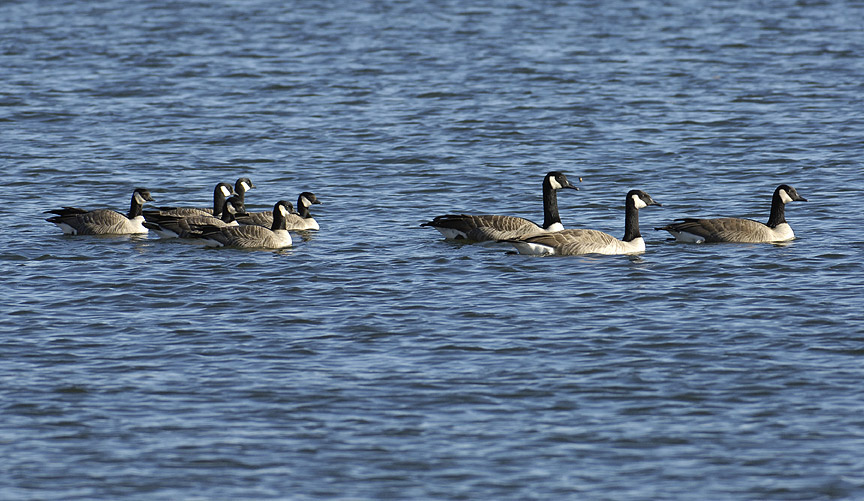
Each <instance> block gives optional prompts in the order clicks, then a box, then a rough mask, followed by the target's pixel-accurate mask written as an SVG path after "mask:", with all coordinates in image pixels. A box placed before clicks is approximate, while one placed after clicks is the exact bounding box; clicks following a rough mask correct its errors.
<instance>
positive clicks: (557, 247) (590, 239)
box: [505, 190, 660, 256]
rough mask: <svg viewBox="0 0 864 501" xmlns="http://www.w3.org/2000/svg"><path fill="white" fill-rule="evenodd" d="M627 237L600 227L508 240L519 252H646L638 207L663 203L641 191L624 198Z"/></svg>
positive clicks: (552, 253)
mask: <svg viewBox="0 0 864 501" xmlns="http://www.w3.org/2000/svg"><path fill="white" fill-rule="evenodd" d="M625 204H626V208H625V219H624V238H623V239H621V240H619V239H617V238H615V237H613V236H612V235H610V234H608V233H604V232H602V231H597V230H586V229H570V230H562V231H558V232H554V233H543V234H539V235H534V236H529V237H521V238H517V239H510V240H505V241H506V242H508V243H510V244H513V246H514V247H515V248H516V250H517V251H518V252H519V253H520V254H532V255H557V256H575V255H580V254H637V253H641V252H645V240H644V239H643V238H642V235H641V234H640V233H639V209H641V208H644V207H647V206H649V205H658V206H659V205H660V203H658V202H656V201H654V199H652V198H651V196H650V195H648V194H647V193H645V192H644V191H641V190H630V191H629V192H628V193H627V198H626V201H625Z"/></svg>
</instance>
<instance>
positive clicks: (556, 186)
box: [549, 176, 563, 190]
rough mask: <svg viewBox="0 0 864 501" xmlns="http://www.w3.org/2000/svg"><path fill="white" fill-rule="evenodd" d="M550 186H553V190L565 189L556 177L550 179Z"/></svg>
mask: <svg viewBox="0 0 864 501" xmlns="http://www.w3.org/2000/svg"><path fill="white" fill-rule="evenodd" d="M549 186H551V187H552V189H553V190H560V189H561V188H563V186H561V183H559V182H558V180H557V179H555V177H554V176H550V177H549Z"/></svg>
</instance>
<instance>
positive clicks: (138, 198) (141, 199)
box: [135, 191, 146, 205]
mask: <svg viewBox="0 0 864 501" xmlns="http://www.w3.org/2000/svg"><path fill="white" fill-rule="evenodd" d="M135 202H136V203H138V204H139V205H144V202H146V200H144V197H142V196H141V194H140V193H138V192H137V191H136V192H135Z"/></svg>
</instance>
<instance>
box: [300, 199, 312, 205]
mask: <svg viewBox="0 0 864 501" xmlns="http://www.w3.org/2000/svg"><path fill="white" fill-rule="evenodd" d="M300 203H301V204H302V205H303V207H310V206H311V205H312V202H310V201H309V199H308V198H306V197H300Z"/></svg>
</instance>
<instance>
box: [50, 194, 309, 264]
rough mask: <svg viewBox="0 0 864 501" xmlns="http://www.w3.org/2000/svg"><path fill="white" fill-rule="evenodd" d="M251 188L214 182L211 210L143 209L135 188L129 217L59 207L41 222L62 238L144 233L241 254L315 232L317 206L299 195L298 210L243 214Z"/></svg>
mask: <svg viewBox="0 0 864 501" xmlns="http://www.w3.org/2000/svg"><path fill="white" fill-rule="evenodd" d="M254 187H255V185H254V184H252V181H251V180H250V179H249V178H248V177H241V178H240V179H238V180H237V182H236V183H234V187H233V188H232V187H231V185H230V184H228V183H219V184H217V185H216V188H215V189H214V190H213V207H212V208H209V207H158V208H156V209H152V210H144V203H145V202H152V201H153V197H152V196H151V195H150V191H149V190H147V189H146V188H135V191H134V192H133V193H132V203H131V206H130V207H129V212H128V213H126V214H122V213H120V212H117V211H114V210H111V209H96V210H84V209H78V208H75V207H64V208H62V209H55V210H50V211H46V212H47V213H50V214H56V215H55V216H53V217H49V218H48V219H46V221H48V222H51V223H54V224H56V225H57V226H58V227H59V228H60V229H61V230H63V233H65V234H67V235H122V234H137V233H148V232H149V231H150V230H153V231H154V232H155V233H156V234H158V235H159V236H160V237H162V238H182V239H188V240H191V241H196V242H199V243H202V244H204V245H206V246H208V247H235V248H242V249H281V248H284V247H290V246H291V245H292V240H291V234H290V233H289V231H305V230H317V229H319V225H318V222H317V221H315V218H314V217H312V214H311V213H310V212H309V207H310V206H312V205H313V204H320V203H321V201H320V200H318V198H317V197H316V196H315V194H314V193H311V192H308V191H304V192H303V193H301V194H300V196H299V197H297V210H295V209H294V205H293V204H291V202H287V201H285V200H280V201H278V202H276V204H275V205H274V206H273V210H272V211H265V212H246V205H245V203H246V199H245V197H246V192H247V191H249V190H251V189H252V188H254Z"/></svg>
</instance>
